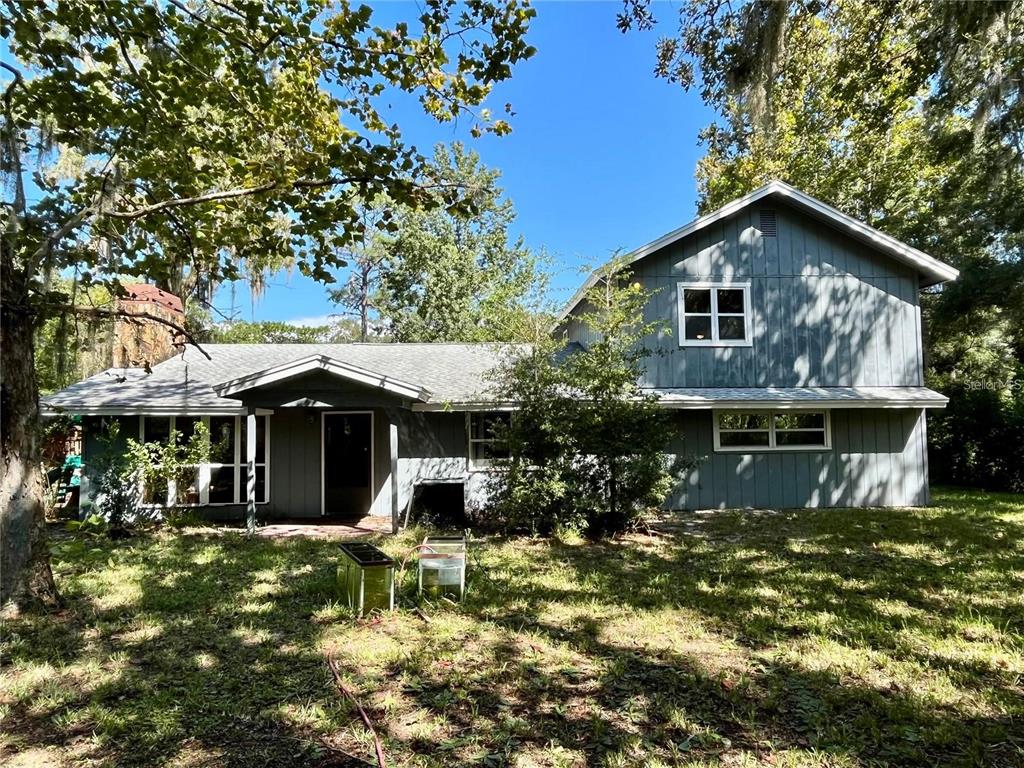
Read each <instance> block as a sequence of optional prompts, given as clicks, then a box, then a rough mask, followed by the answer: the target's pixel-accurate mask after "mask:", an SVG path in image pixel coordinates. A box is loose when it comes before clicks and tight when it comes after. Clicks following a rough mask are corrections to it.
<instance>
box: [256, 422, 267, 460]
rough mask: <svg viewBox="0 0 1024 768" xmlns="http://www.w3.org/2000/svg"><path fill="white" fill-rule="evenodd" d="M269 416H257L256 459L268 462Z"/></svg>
mask: <svg viewBox="0 0 1024 768" xmlns="http://www.w3.org/2000/svg"><path fill="white" fill-rule="evenodd" d="M268 418H269V417H268V416H257V417H256V461H257V462H258V463H264V462H266V460H267V459H266V455H267V419H268Z"/></svg>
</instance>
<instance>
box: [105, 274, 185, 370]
mask: <svg viewBox="0 0 1024 768" xmlns="http://www.w3.org/2000/svg"><path fill="white" fill-rule="evenodd" d="M123 287H124V289H125V291H126V295H125V296H123V297H122V298H120V299H118V302H117V305H118V309H120V310H122V311H123V312H126V313H128V314H132V315H136V314H143V313H144V314H147V315H151V316H153V317H160V318H163V319H164V320H168V321H169V322H172V323H174V324H175V325H178V326H184V325H185V309H184V307H183V306H182V303H181V299H179V298H178V297H177V296H175V295H173V294H170V293H167V292H166V291H162V290H160V289H159V288H157V287H156V286H155V285H147V284H145V283H135V284H131V285H125V286H123ZM175 340H176V339H175V332H174V330H173V329H172V328H170V327H168V326H166V325H164V324H162V323H159V322H155V321H153V320H152V319H150V318H148V317H144V318H139V319H138V320H134V319H132V318H128V317H118V318H116V319H115V320H114V329H113V338H112V344H111V362H110V366H109V367H111V368H140V367H143V366H145V365H146V364H149V365H156V364H157V363H160V362H163V361H164V360H166V359H167V358H169V357H172V356H173V355H174V353H175V352H176V351H177V348H176V347H175ZM179 341H180V339H179Z"/></svg>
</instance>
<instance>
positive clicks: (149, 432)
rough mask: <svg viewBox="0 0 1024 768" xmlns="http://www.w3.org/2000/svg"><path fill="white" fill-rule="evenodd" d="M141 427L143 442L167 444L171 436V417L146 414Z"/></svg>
mask: <svg viewBox="0 0 1024 768" xmlns="http://www.w3.org/2000/svg"><path fill="white" fill-rule="evenodd" d="M142 429H143V434H142V441H143V442H144V443H160V444H161V445H167V441H168V440H170V437H171V419H170V417H169V416H146V417H145V422H144V424H143V427H142Z"/></svg>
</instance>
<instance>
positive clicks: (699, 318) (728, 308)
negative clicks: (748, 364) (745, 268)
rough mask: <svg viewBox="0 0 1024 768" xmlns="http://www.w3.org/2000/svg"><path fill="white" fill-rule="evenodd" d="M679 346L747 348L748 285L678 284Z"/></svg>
mask: <svg viewBox="0 0 1024 768" xmlns="http://www.w3.org/2000/svg"><path fill="white" fill-rule="evenodd" d="M678 291H679V346H681V347H689V346H716V347H717V346H739V347H745V346H750V283H679V284H678Z"/></svg>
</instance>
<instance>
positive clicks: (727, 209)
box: [558, 181, 960, 321]
mask: <svg viewBox="0 0 1024 768" xmlns="http://www.w3.org/2000/svg"><path fill="white" fill-rule="evenodd" d="M773 195H774V196H777V197H778V198H781V199H783V200H785V201H787V202H789V203H790V204H792V205H793V206H794V207H796V208H798V209H800V210H802V211H804V212H805V213H807V214H809V215H811V216H813V217H814V218H817V219H819V220H821V221H824V222H825V223H827V224H830V225H832V226H833V227H835V228H836V229H838V230H839V231H841V232H843V233H845V234H846V235H848V236H850V237H851V238H853V239H854V240H859V241H860V242H863V243H866V244H867V245H870V246H871V247H872V248H874V249H875V250H877V251H879V252H880V253H883V254H885V255H887V256H890V257H892V258H894V259H896V260H897V261H900V262H903V263H904V264H906V265H908V266H910V267H913V268H914V269H916V270H917V271H918V273H919V274H920V275H921V287H927V286H929V285H935V284H937V283H943V282H946V281H948V280H956V278H957V276H958V275H959V274H960V273H959V271H958V270H956V269H954V268H953V267H951V266H949V265H948V264H946V263H944V262H941V261H939V260H938V259H936V258H934V257H933V256H929V255H928V254H927V253H924V252H923V251H919V250H917V249H916V248H913V247H911V246H909V245H907V244H906V243H903V242H901V241H899V240H897V239H896V238H895V237H892V236H891V235H887V234H885V233H884V232H882V231H880V230H877V229H875V228H874V227H872V226H869V225H867V224H865V223H864V222H862V221H858V220H857V219H855V218H853V217H852V216H847V215H846V214H845V213H843V212H842V211H839V210H837V209H836V208H833V207H832V206H831V205H828V204H827V203H823V202H821V201H820V200H818V199H817V198H814V197H811V196H810V195H808V194H806V193H804V192H801V191H800V190H799V189H797V188H796V187H792V186H790V185H789V184H786V183H785V182H783V181H770V182H768V183H767V184H765V185H764V186H763V187H759V188H758V189H755V190H754V191H753V192H751V193H749V194H747V195H744V196H743V197H739V198H737V199H735V200H733V201H732V202H731V203H727V204H726V205H723V206H722V207H721V208H719V209H718V210H716V211H712V212H711V213H708V214H706V215H704V216H701V217H700V218H698V219H694V220H693V221H691V222H690V223H689V224H686V225H684V226H682V227H680V228H679V229H675V230H673V231H671V232H669V233H668V234H666V235H662V236H661V237H659V238H658V239H656V240H652V241H651V242H649V243H647V245H644V246H641V247H640V248H637V249H636V250H635V251H632V252H630V253H629V254H628V255H627V256H626V260H625V261H626V264H627V265H629V264H635V263H636V262H637V261H639V260H640V259H642V258H644V257H645V256H649V255H650V254H652V253H654V252H655V251H658V250H660V249H662V248H664V247H665V246H667V245H671V244H672V243H675V242H677V241H679V240H682V239H683V238H684V237H686V236H688V235H692V234H693V233H695V232H699V231H700V230H702V229H704V228H705V227H707V226H709V225H711V224H714V223H715V222H717V221H721V220H722V219H725V218H727V217H729V216H732V215H733V214H734V213H737V212H739V211H741V210H742V209H744V208H746V207H747V206H749V205H753V204H754V203H756V202H758V201H759V200H763V199H765V198H768V197H771V196H773ZM599 271H600V270H595V271H594V272H593V273H592V274H591V275H590V277H588V278H587V280H586V281H585V282H584V283H583V285H582V286H581V287H580V289H579V290H578V291H576V293H575V294H574V295H573V297H572V298H571V299H570V300H569V303H568V304H566V305H565V308H564V309H563V310H562V311H561V313H559V315H558V320H559V321H561V320H564V319H565V317H566V316H567V315H568V314H569V313H570V312H572V310H573V309H575V308H576V306H577V305H578V304H579V303H580V302H581V301H582V300H583V297H584V296H586V294H587V291H588V290H590V288H591V287H592V286H593V285H594V283H595V282H596V281H597V276H598V274H599Z"/></svg>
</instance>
